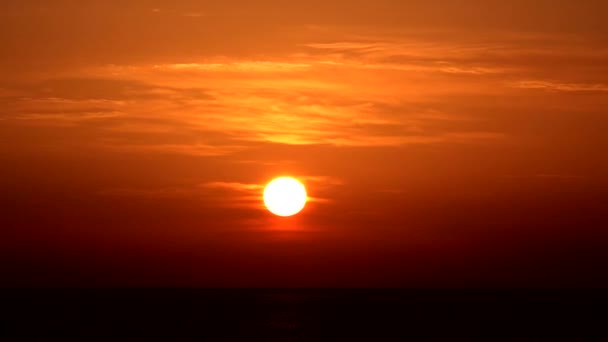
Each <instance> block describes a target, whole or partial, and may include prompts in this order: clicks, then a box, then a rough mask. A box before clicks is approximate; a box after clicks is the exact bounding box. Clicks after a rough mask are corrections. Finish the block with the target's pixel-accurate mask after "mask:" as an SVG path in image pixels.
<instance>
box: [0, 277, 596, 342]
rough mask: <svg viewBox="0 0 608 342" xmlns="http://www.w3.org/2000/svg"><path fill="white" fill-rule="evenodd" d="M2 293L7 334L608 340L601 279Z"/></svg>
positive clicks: (10, 337)
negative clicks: (526, 286)
mask: <svg viewBox="0 0 608 342" xmlns="http://www.w3.org/2000/svg"><path fill="white" fill-rule="evenodd" d="M0 293H1V295H0V300H1V302H0V341H65V340H77V341H117V340H118V341H149V340H164V341H182V340H184V341H380V342H381V341H608V291H605V290H599V289H595V290H583V289H568V290H563V289H560V290H539V289H535V290H523V289H517V290H513V289H492V290H488V289H167V288H165V289H133V288H131V289H3V290H0Z"/></svg>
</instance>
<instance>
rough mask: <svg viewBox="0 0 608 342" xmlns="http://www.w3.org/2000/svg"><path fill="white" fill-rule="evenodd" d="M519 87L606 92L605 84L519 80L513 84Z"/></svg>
mask: <svg viewBox="0 0 608 342" xmlns="http://www.w3.org/2000/svg"><path fill="white" fill-rule="evenodd" d="M513 86H514V87H516V88H521V89H539V90H548V91H563V92H608V85H606V84H599V83H596V84H586V83H562V82H552V81H520V82H517V83H515V84H514V85H513Z"/></svg>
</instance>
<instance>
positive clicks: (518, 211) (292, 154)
mask: <svg viewBox="0 0 608 342" xmlns="http://www.w3.org/2000/svg"><path fill="white" fill-rule="evenodd" d="M605 13H608V5H607V4H606V2H605V1H591V0H589V1H562V2H560V3H556V2H555V1H535V2H534V3H531V2H529V1H510V2H504V1H418V0H415V1H409V2H404V1H389V0H376V1H360V2H353V1H341V0H340V1H331V2H328V1H306V2H284V1H245V0H242V1H222V2H207V1H130V2H129V3H128V4H125V3H124V2H118V1H98V0H91V1H86V2H83V1H54V2H52V4H51V3H50V2H48V1H33V0H23V1H11V0H9V1H3V2H2V3H1V4H0V46H2V49H1V50H0V75H1V76H0V109H1V110H0V189H2V191H1V193H0V205H1V207H0V214H1V217H2V224H1V226H2V230H1V233H0V234H1V235H0V266H2V270H3V271H2V272H3V273H4V274H3V275H2V277H3V278H4V279H7V281H6V284H8V285H9V286H11V285H28V286H51V285H53V286H54V285H67V286H80V285H93V286H107V285H117V286H125V285H128V286H272V287H281V286H298V287H302V286H303V287H306V286H405V287H427V286H430V287H452V286H473V287H479V286H499V287H504V286H558V287H559V286H606V285H608V280H607V279H605V277H604V273H605V262H604V260H608V251H607V250H606V248H605V246H606V244H607V243H608V233H607V232H606V227H608V224H607V223H608V220H607V217H606V215H607V213H608V176H607V172H608V158H607V157H606V150H607V148H608V138H607V136H606V132H605V130H606V128H607V127H608V113H607V109H606V108H608V63H607V61H608V39H607V37H608V24H607V22H606V20H605ZM282 175H291V176H294V177H297V178H298V179H300V180H301V181H302V182H303V183H305V184H306V186H307V189H308V191H309V194H310V196H311V202H309V204H308V205H307V207H306V208H305V210H304V211H303V212H302V213H301V214H299V215H297V216H295V217H293V218H288V219H284V218H278V217H275V216H272V214H270V213H269V212H268V211H267V210H266V209H265V208H264V206H263V203H262V200H261V191H262V188H263V186H264V184H266V183H267V182H268V181H270V180H271V179H272V178H274V177H278V176H282Z"/></svg>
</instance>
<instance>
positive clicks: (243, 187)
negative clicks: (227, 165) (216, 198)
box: [202, 182, 264, 192]
mask: <svg viewBox="0 0 608 342" xmlns="http://www.w3.org/2000/svg"><path fill="white" fill-rule="evenodd" d="M202 186H203V187H207V188H216V189H228V190H234V191H244V192H251V191H258V190H262V189H263V188H264V186H263V185H261V184H245V183H237V182H209V183H205V184H203V185H202Z"/></svg>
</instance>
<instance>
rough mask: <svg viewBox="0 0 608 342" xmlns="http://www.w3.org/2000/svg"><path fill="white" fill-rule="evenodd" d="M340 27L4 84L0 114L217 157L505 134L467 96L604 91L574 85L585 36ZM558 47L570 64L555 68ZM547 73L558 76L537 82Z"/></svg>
mask: <svg viewBox="0 0 608 342" xmlns="http://www.w3.org/2000/svg"><path fill="white" fill-rule="evenodd" d="M180 13H181V12H180ZM458 34H460V32H459V33H458ZM492 34H495V33H492ZM339 36H340V34H339V33H335V32H334V34H332V35H331V37H337V38H336V39H334V40H333V41H332V39H333V38H332V39H330V38H328V39H327V40H325V41H318V42H315V41H311V42H308V43H301V44H299V45H298V44H296V45H295V46H294V47H293V48H292V51H291V52H290V53H286V54H270V53H269V54H265V55H260V56H261V57H257V58H254V57H252V56H248V57H243V56H229V55H226V56H211V55H209V56H203V57H200V58H183V59H182V60H180V59H177V58H176V59H174V60H167V61H164V62H162V63H159V62H155V63H143V62H142V63H139V64H114V65H91V66H85V67H82V68H74V69H73V70H71V71H69V72H64V73H62V74H60V75H58V76H57V78H49V79H46V80H42V81H38V82H32V83H29V84H25V85H24V84H12V85H11V84H2V85H1V87H0V102H1V103H3V104H6V105H7V106H6V108H7V109H8V110H7V111H6V114H4V116H3V119H4V120H5V121H7V119H8V121H14V122H15V124H28V125H31V124H34V123H35V124H38V125H42V126H44V125H46V126H49V127H58V126H66V125H69V126H78V125H82V126H86V127H89V128H88V129H90V130H92V132H91V135H92V136H94V137H95V138H96V141H99V146H100V147H102V148H107V149H110V150H112V151H117V152H119V151H124V152H130V153H174V154H182V155H184V154H185V155H192V156H223V155H228V154H232V153H238V152H240V151H243V150H245V149H247V148H248V147H250V146H254V145H255V144H256V143H271V144H281V145H324V146H351V147H381V146H395V147H399V146H411V145H428V144H460V143H480V142H484V143H485V142H496V141H500V140H501V139H508V138H509V137H510V135H509V134H508V133H510V132H503V131H501V130H500V126H497V125H492V124H491V123H489V121H488V115H489V114H488V113H482V112H481V111H480V110H479V109H476V110H475V108H478V107H475V102H476V101H481V100H482V99H486V100H487V99H489V98H491V97H493V96H494V97H497V98H498V97H499V98H505V99H506V98H510V97H515V96H521V95H520V94H519V92H518V91H517V89H545V90H550V91H563V92H605V91H607V90H608V86H606V82H605V81H602V80H601V79H600V78H599V76H598V77H596V81H594V82H590V81H588V82H587V81H584V80H585V78H586V75H587V73H589V71H585V70H587V69H585V66H586V67H589V66H591V69H593V68H595V67H597V66H598V65H599V64H598V63H597V61H596V60H598V58H599V57H598V56H604V55H605V52H602V51H597V53H595V54H594V53H591V52H589V51H588V49H580V48H578V47H579V45H580V44H583V43H580V42H576V41H575V40H573V39H572V38H571V37H565V38H560V37H555V36H542V35H526V34H519V35H514V34H511V35H507V34H500V35H496V37H493V36H492V37H491V38H496V39H490V38H488V37H486V38H484V39H479V38H477V40H475V39H473V38H472V36H471V35H470V34H469V35H467V34H462V36H459V35H457V34H456V33H450V34H445V33H444V35H440V34H427V36H425V35H424V34H421V35H419V36H414V35H412V34H386V35H378V36H364V35H352V34H351V35H349V34H344V35H343V36H344V37H342V38H343V39H340V37H339ZM577 44H579V45H577ZM566 55H568V56H569V58H571V59H572V60H574V61H575V62H574V63H572V67H571V68H569V69H568V70H574V71H566V70H565V69H563V68H562V69H560V70H553V69H552V68H553V67H552V65H553V64H556V65H561V64H560V63H563V61H562V60H564V58H565V57H564V56H566ZM547 61H549V62H547ZM569 61H570V60H569ZM594 61H596V62H594ZM552 72H553V73H554V74H555V76H554V79H555V80H560V81H542V80H543V79H544V76H545V74H550V73H552ZM574 72H576V78H574V76H572V74H571V73H574ZM594 74H595V73H594ZM505 79H509V80H511V79H514V80H517V79H523V80H524V81H520V82H511V83H505V81H504V80H505ZM506 107H508V106H505V107H503V108H500V109H498V108H496V107H495V106H493V107H492V108H493V109H496V111H502V112H506V111H507V110H508V108H506ZM91 122H95V127H94V128H93V127H90V126H92V125H90V123H91ZM134 141H136V143H134Z"/></svg>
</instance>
